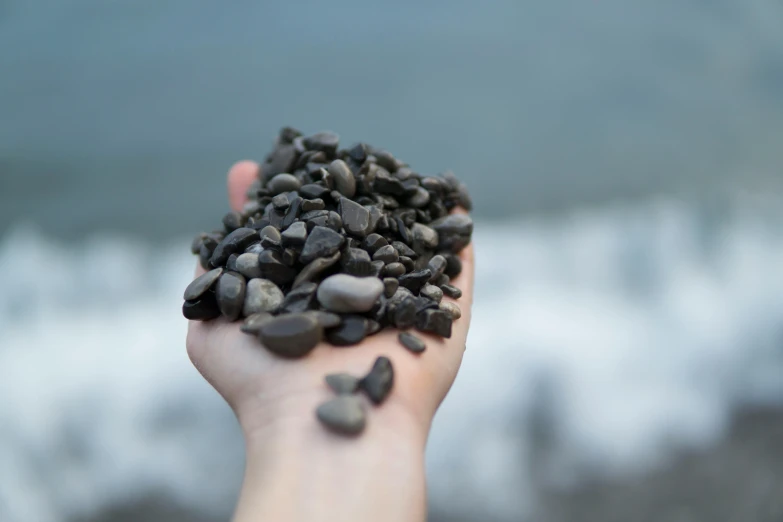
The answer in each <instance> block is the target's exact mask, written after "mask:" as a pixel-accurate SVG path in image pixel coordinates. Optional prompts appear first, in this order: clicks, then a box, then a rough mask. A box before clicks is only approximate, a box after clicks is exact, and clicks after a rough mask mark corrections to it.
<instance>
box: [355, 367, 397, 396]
mask: <svg viewBox="0 0 783 522" xmlns="http://www.w3.org/2000/svg"><path fill="white" fill-rule="evenodd" d="M360 386H361V388H362V389H363V390H364V392H365V393H366V394H367V396H368V397H369V398H370V400H371V401H372V402H374V403H375V404H381V403H383V401H385V400H386V397H388V396H389V393H391V390H392V387H393V386H394V368H393V367H392V363H391V361H390V360H389V358H388V357H384V356H380V357H378V358H377V359H376V360H375V364H373V366H372V370H370V373H368V374H367V376H366V377H364V378H363V379H362V380H361V381H360Z"/></svg>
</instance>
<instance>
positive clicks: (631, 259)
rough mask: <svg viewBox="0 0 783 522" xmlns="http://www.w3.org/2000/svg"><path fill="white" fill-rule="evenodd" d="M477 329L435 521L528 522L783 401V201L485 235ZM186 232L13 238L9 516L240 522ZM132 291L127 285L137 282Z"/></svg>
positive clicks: (580, 216) (440, 461)
mask: <svg viewBox="0 0 783 522" xmlns="http://www.w3.org/2000/svg"><path fill="white" fill-rule="evenodd" d="M475 241H476V253H477V280H476V302H475V306H474V323H473V325H472V329H471V332H470V337H469V341H468V350H467V353H466V356H465V359H464V364H463V368H462V370H461V372H460V375H459V377H458V379H457V383H456V385H455V386H454V389H453V391H452V393H451V394H450V395H449V397H448V398H447V400H446V401H445V403H444V404H443V406H442V409H441V411H440V412H439V413H438V416H437V419H436V422H435V425H434V428H433V432H432V436H431V440H430V444H429V450H428V453H427V469H428V477H429V487H430V500H431V504H432V508H433V510H436V511H437V512H439V513H446V514H448V513H453V514H455V515H456V514H460V515H463V516H464V515H466V514H467V515H471V516H475V517H476V518H477V519H488V518H490V519H491V517H495V518H497V519H498V520H509V521H511V520H520V519H523V518H524V515H526V514H530V513H531V512H532V510H533V509H534V508H535V506H536V491H537V488H538V487H539V486H540V485H541V484H549V485H552V484H554V485H556V486H557V487H568V486H569V485H573V484H576V483H579V482H580V481H582V480H585V479H587V478H591V477H596V476H602V477H604V476H615V477H616V476H622V475H623V474H624V473H632V472H636V471H640V470H646V469H651V468H654V467H655V466H660V465H662V464H663V463H665V462H666V461H667V459H668V458H670V457H671V456H672V455H674V453H675V452H676V451H677V450H678V449H682V448H688V447H701V446H704V445H707V444H709V443H711V442H714V441H716V440H717V439H718V438H720V437H721V435H722V434H723V432H724V429H725V427H726V423H727V420H728V419H729V416H730V415H731V413H732V412H733V411H734V410H735V408H737V407H739V406H742V405H747V404H783V381H781V379H780V375H783V342H782V341H783V339H782V334H783V200H781V199H780V198H778V197H775V196H770V195H765V196H750V195H744V196H741V195H736V196H733V197H731V198H727V199H724V200H723V201H721V202H712V203H710V204H703V203H693V202H687V201H684V200H676V199H653V200H650V201H649V202H647V203H644V204H634V205H616V206H612V207H605V208H600V209H594V210H578V211H573V212H570V213H567V214H564V215H561V216H558V217H548V218H527V219H519V220H516V221H514V222H502V223H497V222H491V221H486V220H485V221H482V220H479V221H478V222H477V226H476V234H475ZM187 244H188V241H187V238H180V239H178V240H172V241H170V242H168V243H167V244H166V245H165V246H154V245H153V244H151V243H145V242H140V241H136V240H133V239H131V238H130V237H116V236H114V237H106V236H103V237H102V236H96V237H93V238H90V239H86V240H84V241H81V242H79V243H77V244H73V243H70V244H65V243H64V242H62V241H61V240H59V239H58V238H56V237H52V236H49V235H47V234H46V233H45V232H42V231H41V230H40V229H38V228H36V226H34V225H23V224H22V225H17V226H15V227H13V229H12V230H11V231H10V232H9V233H8V234H7V235H6V236H4V237H3V239H2V241H1V242H0V273H3V274H7V275H9V274H12V275H11V276H10V277H6V278H4V285H3V286H4V288H3V292H1V293H0V368H2V375H3V377H2V379H0V395H1V396H2V397H3V401H0V461H1V462H3V465H2V466H0V519H2V520H4V521H7V522H29V521H36V522H66V521H68V520H71V519H75V518H78V517H84V516H88V515H89V514H91V513H95V512H98V511H100V510H101V509H104V508H106V507H109V506H112V505H116V504H121V503H127V502H131V501H133V500H134V499H137V498H146V497H149V496H151V495H152V496H159V497H164V498H167V499H169V500H171V501H174V502H178V503H181V504H183V505H186V506H190V507H192V508H195V509H197V510H198V511H200V512H203V513H212V514H214V515H215V516H216V517H217V516H221V515H223V516H225V515H226V514H227V513H228V512H229V511H230V509H231V507H232V506H233V503H234V501H235V496H236V493H237V489H238V487H239V483H240V479H241V471H242V457H243V455H242V444H241V436H240V433H239V430H238V428H237V426H236V423H235V421H234V420H233V417H232V414H231V412H230V411H229V410H228V408H227V407H226V406H225V405H224V404H223V403H222V401H221V399H220V398H219V397H218V396H217V395H216V394H215V393H214V392H213V391H212V390H211V389H210V388H209V386H208V385H207V384H206V383H205V382H203V381H202V379H201V378H200V376H199V375H198V374H197V373H196V371H195V370H194V369H193V368H192V367H191V365H190V364H189V361H188V360H187V356H186V354H185V349H184V335H185V328H186V324H185V321H184V319H182V318H181V317H180V312H179V304H180V299H181V292H182V289H183V288H184V286H185V285H186V284H187V282H188V280H189V278H190V274H191V270H192V266H193V264H194V260H193V259H192V258H191V256H189V255H188V253H187ZM119 276H121V277H119Z"/></svg>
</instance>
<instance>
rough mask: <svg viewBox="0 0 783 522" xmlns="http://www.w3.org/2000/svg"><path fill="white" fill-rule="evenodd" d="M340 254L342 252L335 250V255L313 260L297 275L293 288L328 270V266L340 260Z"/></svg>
mask: <svg viewBox="0 0 783 522" xmlns="http://www.w3.org/2000/svg"><path fill="white" fill-rule="evenodd" d="M340 256H341V254H340V252H335V253H334V254H333V255H331V256H329V257H318V258H316V259H315V260H313V261H311V262H310V263H309V264H308V265H307V266H305V267H304V268H303V269H302V270H301V272H299V275H297V276H296V279H294V284H293V285H292V288H296V287H298V286H300V285H301V284H303V283H307V282H309V281H313V280H314V279H315V278H317V277H318V276H319V275H321V274H322V273H323V272H324V271H326V269H327V268H329V267H331V266H333V265H334V264H335V263H337V261H339V260H340ZM300 259H301V256H300Z"/></svg>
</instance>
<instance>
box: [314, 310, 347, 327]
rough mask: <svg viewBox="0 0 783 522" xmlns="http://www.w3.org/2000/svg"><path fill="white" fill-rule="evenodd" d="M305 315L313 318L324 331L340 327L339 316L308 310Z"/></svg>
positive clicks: (340, 319) (340, 320)
mask: <svg viewBox="0 0 783 522" xmlns="http://www.w3.org/2000/svg"><path fill="white" fill-rule="evenodd" d="M305 313H307V314H310V315H312V316H313V317H315V319H316V321H318V323H319V324H320V325H321V327H322V328H324V329H327V328H334V327H335V326H340V323H341V322H342V318H341V317H340V316H339V315H337V314H333V313H331V312H324V311H323V310H309V311H307V312H305Z"/></svg>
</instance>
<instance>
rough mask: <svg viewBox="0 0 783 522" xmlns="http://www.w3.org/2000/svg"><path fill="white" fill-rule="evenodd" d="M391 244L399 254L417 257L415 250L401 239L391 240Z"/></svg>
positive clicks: (412, 257)
mask: <svg viewBox="0 0 783 522" xmlns="http://www.w3.org/2000/svg"><path fill="white" fill-rule="evenodd" d="M392 246H393V247H394V249H395V250H396V251H397V253H398V254H399V255H400V256H405V257H409V258H411V259H416V258H417V257H418V255H417V254H416V252H414V251H413V250H412V249H411V247H409V246H408V245H406V244H405V243H403V242H401V241H393V242H392Z"/></svg>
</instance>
